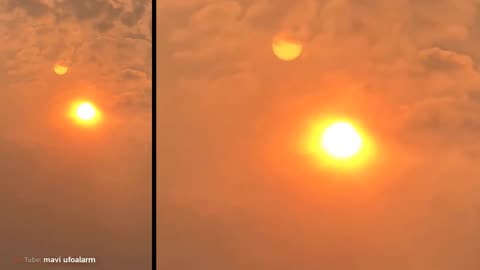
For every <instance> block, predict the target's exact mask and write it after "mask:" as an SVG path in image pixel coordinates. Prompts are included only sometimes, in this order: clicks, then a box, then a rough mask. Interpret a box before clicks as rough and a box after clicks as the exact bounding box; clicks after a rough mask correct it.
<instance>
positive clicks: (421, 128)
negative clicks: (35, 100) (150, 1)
mask: <svg viewBox="0 0 480 270" xmlns="http://www.w3.org/2000/svg"><path fill="white" fill-rule="evenodd" d="M479 4H480V3H479V2H478V1H474V0H465V1H450V0H442V1H436V2H435V3H433V2H425V1H424V2H422V3H420V2H418V3H417V2H411V1H401V0H398V1H389V2H388V3H387V2H385V3H384V2H381V1H375V0H373V1H347V0H346V1H334V0H332V1H316V0H302V1H294V2H292V1H261V0H259V1H182V2H181V3H180V2H178V1H166V0H165V1H160V2H159V6H158V10H157V11H158V17H159V21H158V22H157V28H158V31H159V32H158V33H157V34H158V40H157V42H158V45H157V46H158V47H157V50H158V53H159V55H158V58H157V62H158V63H159V64H158V74H157V76H158V77H159V80H160V82H161V84H162V87H163V89H164V90H163V91H161V92H159V99H158V103H159V104H158V105H159V113H158V116H159V120H158V121H159V123H158V124H159V128H160V129H161V130H163V132H161V133H160V134H159V135H158V136H159V137H158V140H159V150H158V153H159V163H158V166H159V172H160V176H159V178H158V181H159V182H158V183H159V192H160V194H162V196H161V198H160V201H159V205H164V207H165V209H164V212H163V213H164V214H163V215H162V212H159V220H160V221H161V222H163V221H162V220H171V222H170V223H161V224H162V225H163V228H164V230H163V232H162V230H160V238H159V239H158V242H159V250H160V252H159V253H158V256H159V258H160V261H163V262H162V263H163V264H161V266H163V267H165V268H175V269H189V268H188V264H186V263H185V261H184V259H185V260H188V261H190V262H195V264H196V265H197V266H198V267H204V268H211V269H223V268H228V269H293V268H296V269H320V268H338V269H348V268H355V267H359V268H362V269H363V268H365V269H386V268H388V269H405V268H409V269H453V268H455V269H460V268H461V269H475V268H476V267H478V263H477V262H478V260H477V259H476V258H475V255H474V250H476V249H478V241H476V240H475V239H478V237H479V235H478V233H476V231H475V229H474V228H475V226H477V225H478V223H479V221H480V220H479V216H478V206H479V203H480V202H479V201H478V200H477V199H476V196H475V195H474V194H473V192H472V190H476V189H478V187H479V186H478V184H477V183H476V179H478V178H479V177H480V171H478V170H477V169H476V166H475V165H474V164H476V162H478V160H477V159H478V158H479V155H478V150H479V148H478V143H477V142H476V138H477V137H478V132H479V129H478V127H479V124H480V123H479V121H478V120H477V118H476V117H475V116H476V115H477V114H478V110H479V108H480V107H479V103H478V89H480V81H479V75H480V74H479V71H478V61H479V59H480V58H479V57H480V55H479V53H478V50H477V49H476V48H478V45H479V43H480V36H479V35H478V33H477V31H476V29H477V28H478V23H479V22H480V16H479V15H478V12H479V7H480V6H479ZM277 35H285V36H287V37H288V38H292V39H297V40H300V41H301V42H302V43H303V46H304V52H303V53H302V56H301V57H300V58H299V59H298V60H296V61H294V62H291V63H283V62H280V61H278V59H276V58H275V57H274V55H273V54H272V51H271V42H272V40H273V38H274V37H276V36H277ZM329 113H333V114H344V115H348V116H349V117H351V118H354V119H355V120H357V121H360V122H361V123H362V125H363V126H364V127H365V128H366V129H367V130H368V131H369V132H371V134H372V136H374V138H375V139H376V140H377V142H378V143H379V147H380V149H381V150H380V151H381V154H382V155H383V158H382V163H381V164H380V165H378V166H377V167H375V168H371V170H372V171H370V172H368V173H366V175H363V176H362V177H360V176H352V178H359V179H357V180H358V181H355V179H353V182H355V183H352V182H351V181H352V180H351V179H348V180H345V179H342V181H340V180H339V179H336V178H338V177H337V176H333V175H332V174H331V173H328V172H318V171H315V170H313V169H312V168H311V167H309V166H308V165H306V164H308V157H305V156H302V155H301V154H300V153H298V152H296V149H295V142H296V141H295V140H297V139H298V138H299V136H300V134H302V132H304V130H305V128H306V127H307V124H306V123H308V121H309V120H310V119H311V118H315V117H322V115H324V114H329ZM360 178H361V180H360ZM343 181H347V182H343ZM359 182H361V184H359ZM175 209H183V210H181V211H180V210H178V211H179V212H177V210H175ZM198 216H201V217H202V218H195V217H198ZM175 220H176V221H175ZM164 222H167V221H164ZM174 227H182V228H186V229H185V230H184V231H182V233H183V234H182V235H183V236H182V237H183V238H186V239H189V240H190V242H189V243H190V244H191V245H190V244H189V245H181V244H179V241H180V236H178V237H177V238H175V237H173V236H171V234H174ZM159 228H160V227H159ZM187 228H188V229H187ZM213 228H216V229H213ZM218 228H220V229H218ZM184 234H185V235H188V237H187V236H185V235H184ZM167 236H168V237H167ZM183 238H182V239H183ZM206 242H208V243H216V244H215V246H214V247H212V248H206V244H201V243H206ZM189 246H190V247H192V249H188V247H189ZM198 246H200V247H205V249H202V252H200V251H199V252H196V251H197V250H200V249H201V248H200V247H198ZM193 247H198V249H194V248H193ZM167 250H168V252H167ZM163 254H169V255H168V256H167V255H163ZM200 254H201V255H200ZM220 254H221V256H220ZM219 257H222V261H221V263H222V266H223V263H225V265H228V267H226V266H225V267H220V266H217V264H216V262H218V260H217V258H219Z"/></svg>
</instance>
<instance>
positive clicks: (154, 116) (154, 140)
mask: <svg viewBox="0 0 480 270" xmlns="http://www.w3.org/2000/svg"><path fill="white" fill-rule="evenodd" d="M151 23H152V26H151V27H152V269H157V158H156V157H157V70H156V66H157V1H156V0H152V21H151Z"/></svg>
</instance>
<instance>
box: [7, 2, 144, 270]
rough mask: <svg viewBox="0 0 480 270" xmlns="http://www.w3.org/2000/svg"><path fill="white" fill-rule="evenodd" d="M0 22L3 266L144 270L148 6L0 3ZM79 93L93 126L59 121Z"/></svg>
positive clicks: (125, 4)
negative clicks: (72, 260) (76, 262)
mask: <svg viewBox="0 0 480 270" xmlns="http://www.w3.org/2000/svg"><path fill="white" fill-rule="evenodd" d="M0 22H1V23H0V36H2V42H1V44H0V59H2V61H0V82H1V86H2V89H1V91H0V114H1V117H0V125H1V127H2V128H1V129H0V179H1V182H2V185H1V195H0V198H1V202H2V203H1V206H0V213H1V214H2V217H1V219H0V220H1V221H0V239H1V240H0V242H1V244H0V254H1V256H0V268H2V269H34V268H35V269H50V268H52V266H50V267H44V266H32V265H21V264H14V263H13V260H14V258H17V257H24V256H33V257H43V256H51V257H57V256H75V257H77V256H82V257H95V258H96V259H97V262H98V263H97V264H96V265H88V266H81V267H83V268H85V269H149V268H151V256H150V252H151V248H150V247H151V240H150V238H151V228H150V227H151V212H150V211H151V208H150V207H151V196H150V194H151V136H150V134H151V119H152V118H151V71H152V69H151V63H152V60H151V56H152V55H151V48H152V43H151V23H152V19H151V1H147V0H145V1H143V0H142V1H140V0H134V1H129V0H122V1H120V0H112V1H109V0H85V1H77V0H62V1H60V0H0ZM56 62H63V63H65V64H66V65H67V66H68V67H69V71H68V73H67V74H65V75H63V76H59V75H56V74H55V73H54V72H53V65H54V64H55V63H56ZM79 98H83V99H88V100H90V101H91V102H93V103H95V104H96V105H97V106H98V107H99V109H100V110H101V111H103V116H104V118H103V122H102V123H101V124H99V125H97V126H95V127H94V128H85V127H82V126H79V125H77V124H75V123H74V122H73V121H72V120H71V119H68V118H66V117H65V112H66V110H68V108H69V106H70V103H71V102H72V101H75V100H77V99H79ZM57 266H58V265H57ZM57 266H53V268H55V269H70V268H69V267H67V266H58V267H57Z"/></svg>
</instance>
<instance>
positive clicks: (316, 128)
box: [304, 118, 375, 171]
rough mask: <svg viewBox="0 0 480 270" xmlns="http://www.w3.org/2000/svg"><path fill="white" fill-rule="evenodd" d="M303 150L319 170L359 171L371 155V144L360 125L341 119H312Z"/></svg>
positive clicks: (372, 145)
mask: <svg viewBox="0 0 480 270" xmlns="http://www.w3.org/2000/svg"><path fill="white" fill-rule="evenodd" d="M304 149H305V150H306V153H308V155H309V156H311V157H312V158H313V160H314V163H315V164H317V165H319V166H321V167H324V168H325V167H328V168H336V169H341V170H347V171H348V170H351V169H358V168H360V167H362V166H364V165H366V163H367V162H369V161H370V160H371V159H372V157H373V154H374V152H375V151H374V150H375V149H374V143H373V141H372V139H371V138H370V137H369V136H368V135H367V134H366V132H364V131H363V130H362V129H361V128H360V127H359V125H357V124H355V123H354V122H353V121H351V120H348V119H343V118H329V119H323V120H315V121H314V122H312V124H311V126H310V130H309V132H308V133H307V135H306V138H305V139H304Z"/></svg>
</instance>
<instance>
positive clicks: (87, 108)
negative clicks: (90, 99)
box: [77, 103, 97, 121]
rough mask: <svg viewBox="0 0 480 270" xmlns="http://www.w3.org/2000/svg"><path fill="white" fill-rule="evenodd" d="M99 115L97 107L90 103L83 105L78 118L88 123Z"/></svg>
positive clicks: (78, 109) (79, 108)
mask: <svg viewBox="0 0 480 270" xmlns="http://www.w3.org/2000/svg"><path fill="white" fill-rule="evenodd" d="M96 114H97V112H96V110H95V107H93V105H92V104H90V103H82V104H80V106H78V108H77V116H78V118H80V119H82V120H84V121H88V120H92V119H93V118H94V117H95V115H96Z"/></svg>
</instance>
